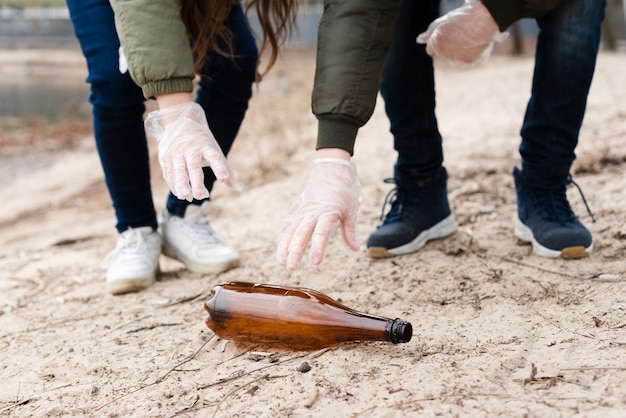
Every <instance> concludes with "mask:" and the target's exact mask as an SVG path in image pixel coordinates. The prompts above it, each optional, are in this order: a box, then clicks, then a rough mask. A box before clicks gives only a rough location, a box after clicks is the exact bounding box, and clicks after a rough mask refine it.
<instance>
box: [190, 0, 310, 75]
mask: <svg viewBox="0 0 626 418" xmlns="http://www.w3.org/2000/svg"><path fill="white" fill-rule="evenodd" d="M246 3H247V6H246V14H247V13H248V12H249V11H250V9H251V8H253V7H254V8H255V10H256V14H257V16H258V19H259V23H260V26H261V30H262V32H263V33H262V35H261V47H260V50H259V56H263V54H264V53H265V52H266V51H267V50H269V53H270V55H269V62H268V63H267V65H266V66H265V69H264V70H263V71H262V72H259V71H257V72H258V73H260V75H265V74H267V72H268V71H269V70H270V68H272V66H273V65H274V64H275V63H276V60H277V58H278V50H279V47H280V46H282V45H283V44H284V43H285V41H287V40H288V39H289V37H290V36H291V33H292V31H293V29H294V28H295V21H296V13H297V9H298V0H248V1H246ZM232 7H233V2H232V1H230V0H181V7H180V14H181V17H182V20H183V23H184V24H185V26H186V28H187V36H189V38H190V39H192V40H193V51H192V52H193V54H194V56H195V57H196V60H195V63H194V68H195V70H196V73H200V71H201V68H202V64H203V63H204V61H205V60H206V56H207V51H216V52H217V53H219V54H221V55H224V56H231V57H232V56H233V54H232V33H231V31H230V30H229V29H228V27H227V26H226V19H227V18H228V15H229V14H230V10H231V8H232ZM220 40H222V41H223V42H224V44H225V45H226V46H227V48H226V49H224V48H223V47H222V46H220V42H219V41H220ZM258 65H259V64H258V63H257V68H258Z"/></svg>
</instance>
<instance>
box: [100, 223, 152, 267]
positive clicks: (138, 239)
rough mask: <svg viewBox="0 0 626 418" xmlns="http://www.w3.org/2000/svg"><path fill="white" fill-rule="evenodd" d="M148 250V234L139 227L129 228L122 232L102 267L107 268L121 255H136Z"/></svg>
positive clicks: (103, 261)
mask: <svg viewBox="0 0 626 418" xmlns="http://www.w3.org/2000/svg"><path fill="white" fill-rule="evenodd" d="M146 252H147V244H146V235H145V234H144V233H143V232H142V231H141V229H137V228H130V227H129V228H128V229H127V230H126V231H124V232H123V233H122V234H120V238H119V240H118V241H117V245H116V246H115V248H114V249H113V251H111V252H110V253H109V254H107V256H106V257H104V260H102V264H101V267H102V268H103V269H105V270H106V269H107V268H109V267H111V265H112V264H113V263H114V262H115V260H116V259H117V258H118V257H119V256H124V255H129V254H132V255H136V254H141V253H146Z"/></svg>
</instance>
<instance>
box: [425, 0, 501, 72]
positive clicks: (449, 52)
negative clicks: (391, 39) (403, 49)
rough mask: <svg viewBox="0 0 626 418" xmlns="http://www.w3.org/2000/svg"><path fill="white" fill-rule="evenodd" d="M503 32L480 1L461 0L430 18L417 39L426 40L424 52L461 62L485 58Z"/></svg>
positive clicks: (474, 61) (473, 62)
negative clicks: (459, 4)
mask: <svg viewBox="0 0 626 418" xmlns="http://www.w3.org/2000/svg"><path fill="white" fill-rule="evenodd" d="M507 36H508V33H506V32H503V33H501V32H500V29H499V28H498V25H497V23H496V22H495V20H493V17H492V16H491V14H490V13H489V10H487V8H486V7H485V6H484V5H483V4H482V3H481V2H479V1H477V0H465V4H464V5H463V6H461V7H459V8H457V9H454V10H452V11H450V12H448V13H446V14H445V15H443V16H441V17H440V18H439V19H437V20H435V21H434V22H432V23H431V24H430V25H429V26H428V29H427V30H426V32H424V33H422V34H420V35H419V36H418V37H417V42H418V43H420V44H426V52H427V53H428V55H430V56H432V57H434V58H439V59H443V60H444V61H447V62H449V63H451V64H453V65H458V66H464V65H468V64H478V63H481V62H483V61H485V60H487V58H489V56H490V55H491V51H492V50H493V47H494V45H495V44H496V42H502V41H504V40H505V39H506V38H507Z"/></svg>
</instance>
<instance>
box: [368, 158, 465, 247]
mask: <svg viewBox="0 0 626 418" xmlns="http://www.w3.org/2000/svg"><path fill="white" fill-rule="evenodd" d="M394 176H395V177H394V178H393V179H386V180H385V182H386V183H395V185H396V187H395V188H394V189H393V190H391V192H389V194H388V195H387V197H386V198H385V203H384V204H383V210H382V214H381V224H380V225H379V226H378V228H377V229H376V231H374V232H372V233H371V234H370V236H369V238H368V240H367V253H368V255H369V256H370V257H373V258H379V257H389V256H394V255H400V254H408V253H412V252H414V251H417V250H419V249H420V248H422V247H423V246H424V245H425V244H426V243H427V242H428V241H430V240H433V239H437V238H443V237H446V236H448V235H451V234H452V233H454V232H455V231H456V222H455V220H454V215H452V213H451V212H450V205H449V204H448V192H447V180H448V175H447V172H446V169H445V168H444V167H440V168H439V169H438V170H437V172H436V173H435V174H434V175H433V176H432V177H429V178H423V177H422V178H415V177H411V176H409V175H406V174H405V173H402V172H401V171H400V170H398V168H397V167H396V168H395V170H394ZM387 202H390V204H391V209H390V210H389V213H387V215H386V216H384V213H385V208H386V206H387Z"/></svg>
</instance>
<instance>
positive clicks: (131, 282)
mask: <svg viewBox="0 0 626 418" xmlns="http://www.w3.org/2000/svg"><path fill="white" fill-rule="evenodd" d="M159 272H160V269H159V268H157V269H156V271H155V272H154V273H152V275H149V276H145V277H133V278H128V279H119V280H110V281H109V280H107V282H106V290H107V292H109V293H110V294H112V295H123V294H124V293H132V292H138V291H140V290H143V289H145V288H147V287H150V286H152V285H153V284H154V282H155V281H156V276H157V274H159Z"/></svg>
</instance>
